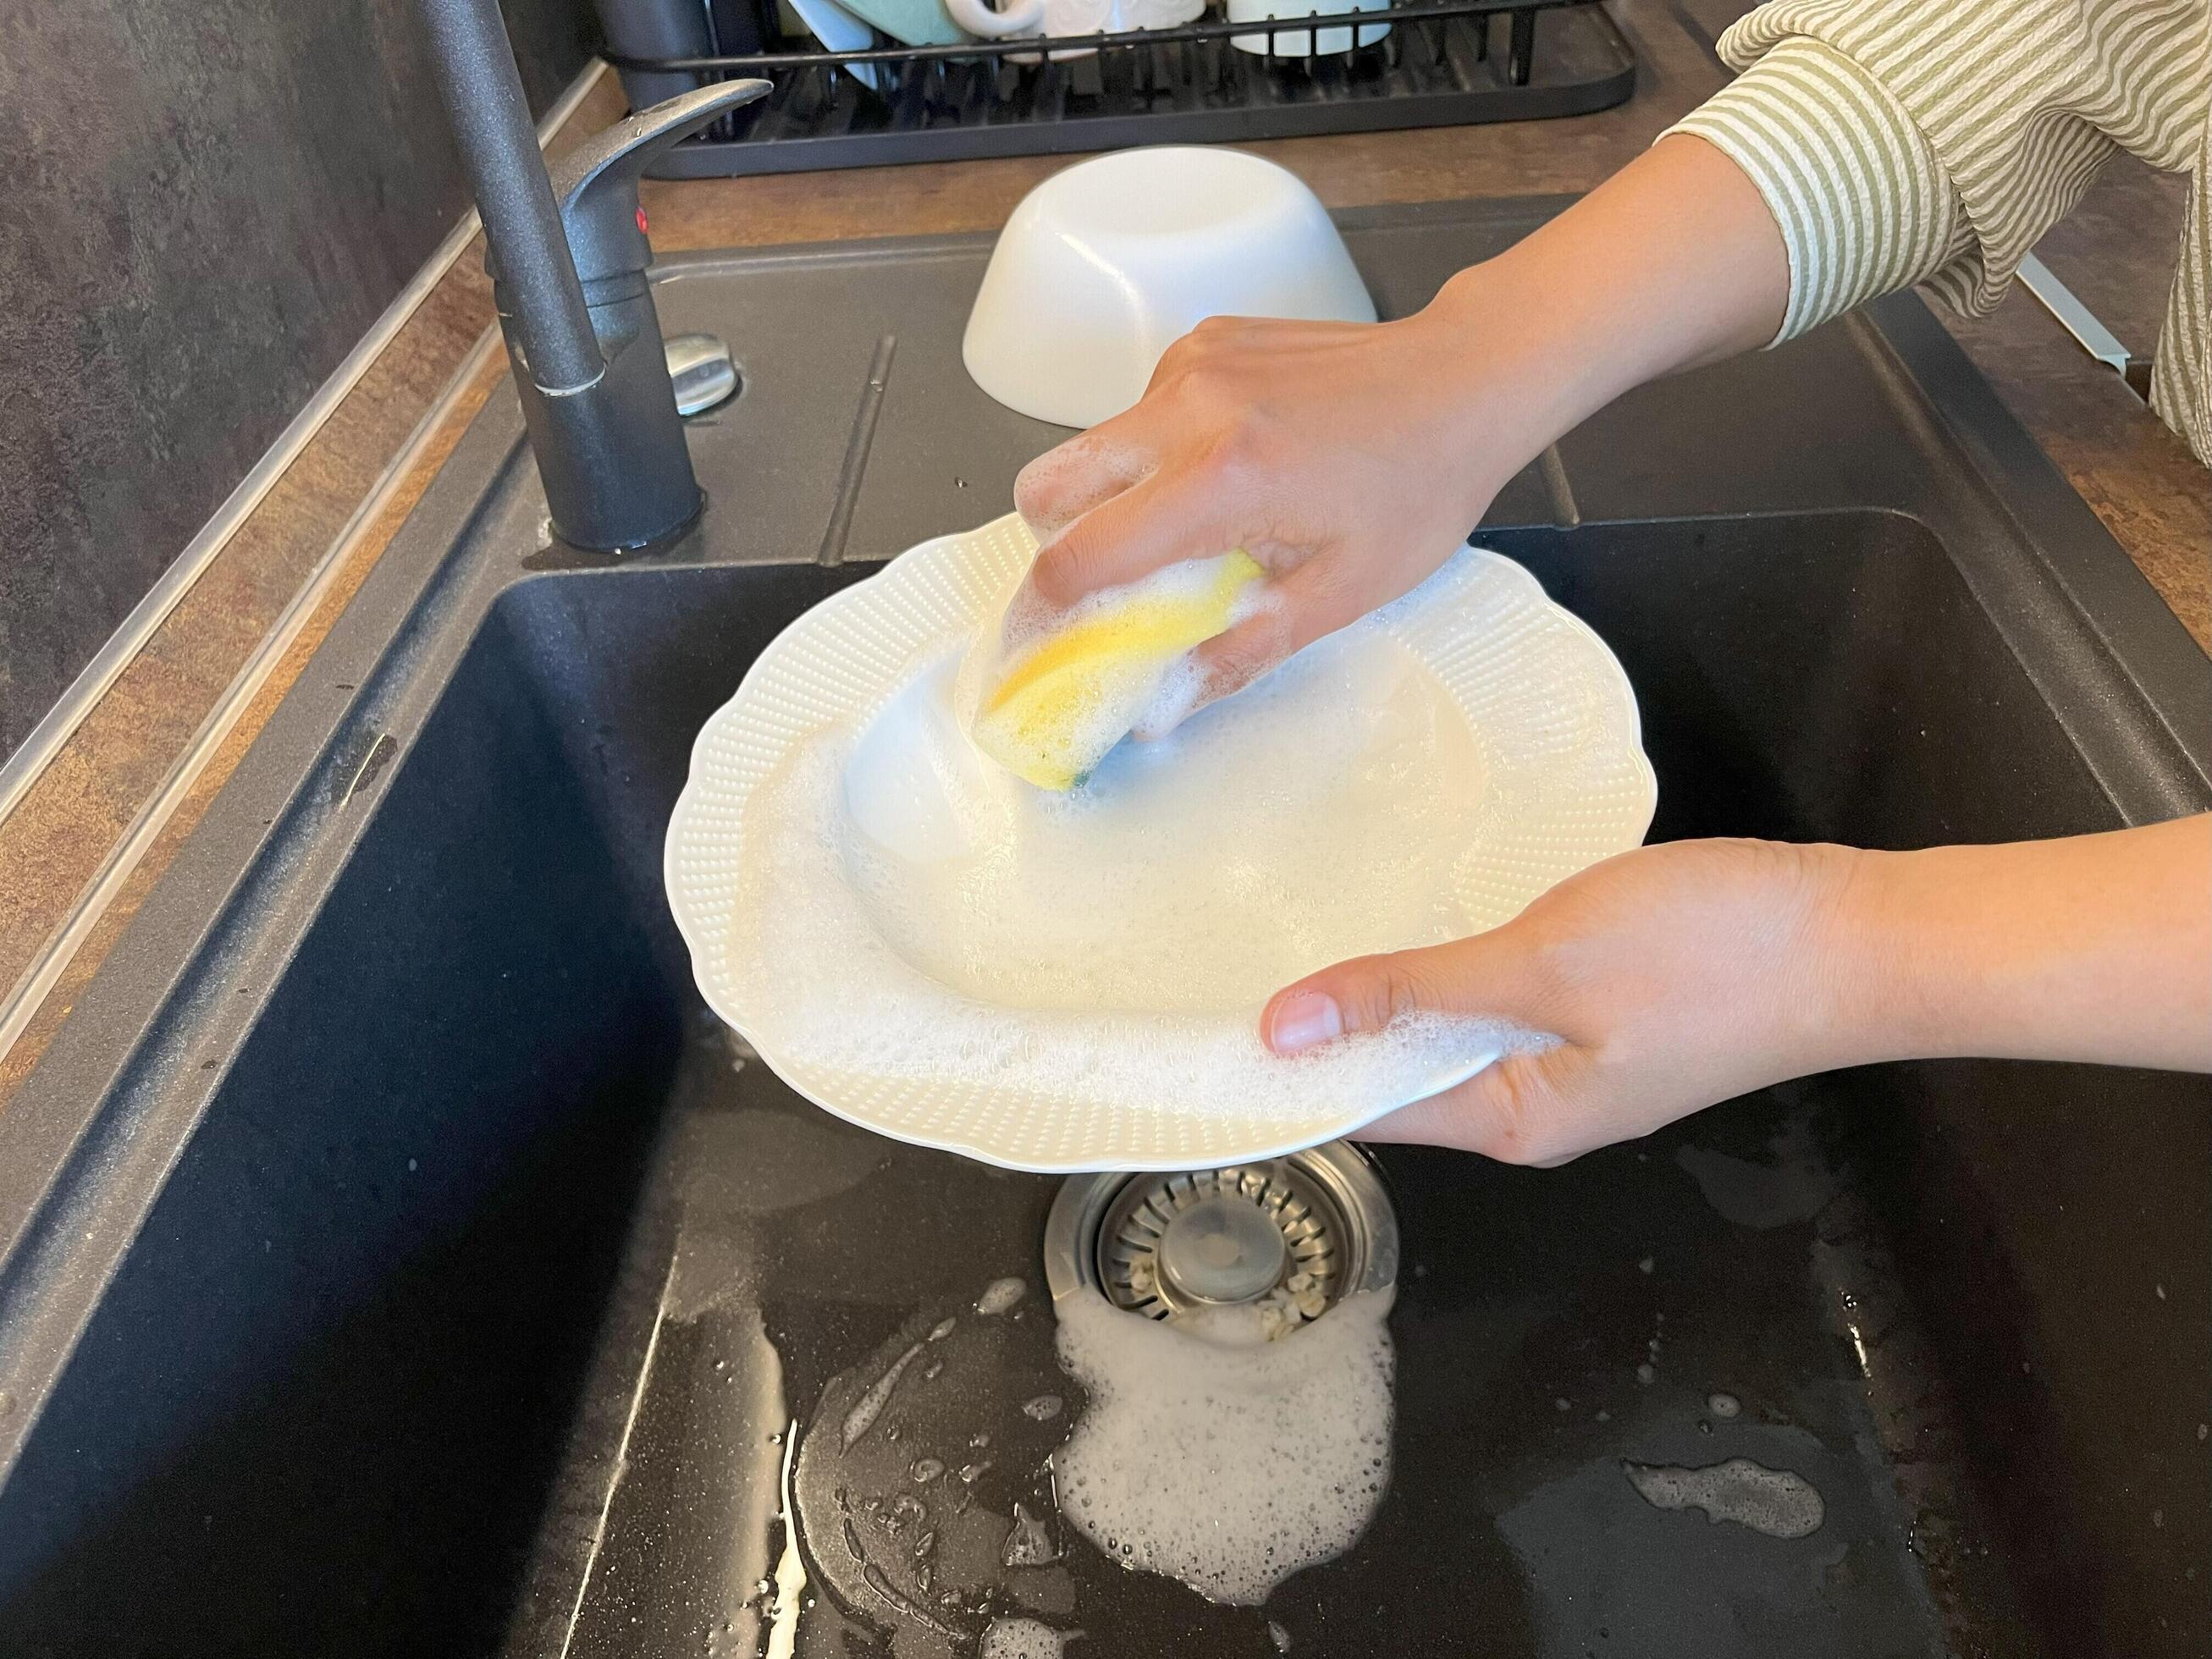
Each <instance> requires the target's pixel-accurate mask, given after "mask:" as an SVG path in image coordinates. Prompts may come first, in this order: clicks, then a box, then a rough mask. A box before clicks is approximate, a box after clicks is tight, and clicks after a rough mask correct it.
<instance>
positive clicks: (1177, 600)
mask: <svg viewBox="0 0 2212 1659" xmlns="http://www.w3.org/2000/svg"><path fill="white" fill-rule="evenodd" d="M1260 575H1261V569H1260V567H1259V565H1258V564H1256V563H1255V562H1253V560H1252V559H1251V557H1250V556H1249V555H1247V554H1244V553H1242V552H1235V553H1225V554H1223V555H1221V556H1219V557H1218V558H1212V559H1194V560H1191V561H1190V562H1188V563H1184V564H1179V565H1171V566H1170V567H1169V568H1167V569H1164V570H1159V571H1155V572H1154V573H1153V574H1152V575H1149V576H1147V577H1146V578H1144V579H1143V580H1141V581H1134V582H1131V583H1129V584H1128V585H1127V586H1122V587H1115V588H1109V589H1106V590H1105V591H1104V592H1098V593H1094V594H1092V595H1091V596H1090V597H1089V598H1088V599H1085V600H1084V601H1083V602H1082V603H1081V604H1080V605H1077V606H1076V607H1075V609H1074V610H1073V611H1071V612H1069V613H1068V615H1067V616H1066V617H1065V618H1063V619H1061V620H1060V623H1059V625H1058V626H1057V627H1055V628H1054V629H1051V630H1050V631H1048V632H1045V633H1042V634H1039V635H1036V636H1035V637H1033V638H1031V639H1030V640H1028V641H1024V643H1023V644H1022V645H1021V646H1020V647H1018V648H1016V649H1014V650H1013V651H1012V652H1011V653H1009V655H1008V657H1007V659H1006V661H1005V662H1004V663H1003V664H1002V665H1000V669H999V671H998V675H997V678H995V680H994V682H993V683H991V684H989V685H988V686H987V689H986V690H985V691H984V693H983V696H982V698H981V702H980V703H979V705H978V706H977V708H976V710H975V721H974V726H973V728H972V735H973V736H974V738H975V744H976V746H977V747H978V748H980V749H981V750H982V751H983V752H984V753H985V754H987V755H988V756H990V757H991V758H992V759H993V760H995V761H997V762H998V763H999V764H1000V765H1001V766H1003V767H1005V768H1006V769H1007V770H1008V771H1010V772H1012V773H1013V774H1014V775H1016V776H1017V777H1021V778H1026V779H1027V780H1028V781H1030V782H1031V783H1033V784H1036V786H1037V787H1039V788H1042V789H1072V788H1073V787H1075V786H1076V785H1077V784H1079V783H1080V782H1081V781H1083V780H1084V779H1085V778H1086V777H1088V776H1089V775H1090V774H1091V769H1093V768H1095V767H1096V766H1097V764H1098V763H1099V762H1100V761H1102V760H1103V759H1104V758H1105V757H1106V752H1107V750H1110V749H1111V748H1113V747H1114V745H1115V744H1117V743H1119V742H1121V739H1122V738H1125V737H1127V735H1128V734H1129V732H1130V729H1131V728H1132V727H1133V726H1136V725H1137V724H1138V722H1139V720H1141V719H1143V717H1144V716H1145V714H1146V712H1147V711H1148V710H1149V709H1151V708H1152V707H1153V705H1154V704H1155V702H1158V701H1160V700H1162V699H1163V697H1164V696H1172V695H1174V693H1175V692H1176V690H1183V691H1184V693H1185V695H1188V692H1189V691H1192V690H1195V688H1194V687H1191V688H1174V687H1170V685H1169V684H1168V682H1169V680H1170V677H1171V676H1172V675H1173V673H1174V671H1175V670H1176V665H1177V664H1178V663H1180V662H1181V661H1182V658H1183V657H1184V656H1185V655H1186V654H1187V653H1188V652H1189V651H1190V649H1191V647H1194V646H1196V645H1200V644H1203V643H1204V642H1205V641H1207V640H1210V639H1212V637H1213V636H1214V635H1216V634H1218V633H1220V632H1222V631H1223V630H1224V629H1226V628H1227V627H1228V626H1229V625H1230V624H1231V623H1232V622H1235V621H1237V619H1238V615H1239V610H1238V601H1239V600H1240V599H1243V597H1244V595H1245V592H1246V590H1247V589H1249V587H1250V586H1251V585H1252V584H1253V583H1254V582H1255V581H1256V580H1259V578H1260Z"/></svg>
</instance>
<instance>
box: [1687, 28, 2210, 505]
mask: <svg viewBox="0 0 2212 1659" xmlns="http://www.w3.org/2000/svg"><path fill="white" fill-rule="evenodd" d="M1720 51H1721V55H1722V56H1723V58H1726V59H1727V60H1728V62H1729V64H1730V65H1732V66H1733V67H1735V68H1736V69H1738V70H1741V71H1742V74H1741V76H1738V78H1737V79H1736V80H1735V82H1732V83H1731V84H1730V85H1729V86H1728V87H1727V88H1724V89H1723V91H1722V92H1720V93H1719V94H1717V96H1715V97H1714V98H1713V99H1712V100H1711V101H1709V102H1708V103H1706V104H1705V106H1704V107H1702V108H1700V109H1699V110H1698V111H1696V112H1694V113H1692V115H1691V116H1690V117H1689V118H1687V119H1686V120H1685V121H1683V122H1682V123H1681V124H1680V125H1678V126H1676V127H1674V129H1672V131H1676V132H1692V133H1695V134H1696V135H1697V136H1698V137H1701V138H1704V139H1705V140H1707V141H1708V142H1709V143H1713V144H1716V145H1717V146H1718V147H1719V148H1720V149H1722V150H1723V151H1725V152H1726V153H1727V155H1729V158H1730V159H1732V160H1733V161H1735V163H1736V165H1737V166H1739V167H1741V168H1742V169H1743V170H1744V172H1745V173H1747V175H1749V177H1750V179H1751V180H1752V182H1753V184H1755V185H1757V186H1758V187H1759V193H1760V194H1761V195H1762V196H1764V197H1765V198H1766V204H1767V207H1768V208H1769V209H1770V210H1771V211H1772V213H1773V215H1774V219H1775V222H1776V223H1777V224H1778V226H1780V227H1781V230H1782V240H1783V241H1784V245H1785V246H1787V248H1788V250H1789V254H1790V305H1789V309H1788V311H1787V312H1786V313H1784V317H1783V319H1782V329H1781V331H1780V333H1779V334H1778V335H1777V336H1776V338H1777V340H1778V341H1779V340H1785V339H1788V338H1790V337H1791V336H1793V335H1796V334H1799V333H1802V331H1805V330H1806V329H1808V328H1810V327H1812V326H1813V325H1814V324H1816V323H1820V322H1824V321H1826V319H1828V318H1830V317H1832V316H1835V315H1836V314H1837V313H1838V312H1843V311H1847V310H1849V309H1850V307H1853V306H1855V305H1857V304H1859V303H1860V302H1861V301H1864V300H1869V299H1871V298H1873V297H1874V296H1875V295H1877V294H1885V293H1887V292H1889V291H1890V290H1892V289H1899V288H1906V287H1910V286H1911V285H1912V284H1913V283H1927V284H1928V286H1929V288H1930V289H1932V290H1933V291H1934V292H1935V293H1936V294H1937V295H1940V296H1941V297H1942V299H1944V300H1945V301H1948V302H1949V303H1950V304H1951V305H1953V306H1955V307H1958V308H1959V309H1960V310H1962V311H1966V312H1969V313H1975V314H1981V313H1987V312H1988V311H1990V309H1992V308H1993V307H1995V306H1996V303H1997V301H1999V300H2000V299H2002V297H2003V295H2004V291H2005V289H2006V287H2007V286H2008V284H2009V283H2011V281H2012V277H2013V273H2014V272H2015V270H2018V269H2019V266H2020V262H2021V258H2023V257H2024V256H2025V255H2026V254H2027V252H2028V251H2029V250H2030V249H2031V248H2033V246H2035V243H2036V240H2037V239H2038V238H2039V237H2040V236H2041V235H2042V234H2043V233H2044V231H2045V230H2046V229H2047V228H2050V226H2051V223H2052V222H2054V221H2055V220H2057V219H2058V218H2059V217H2061V216H2063V215H2064V214H2065V213H2066V212H2067V210H2069V209H2070V208H2072V207H2073V205H2074V204H2075V202H2077V201H2079V200H2080V199H2081V192H2082V191H2084V190H2086V189H2087V187H2088V184H2089V180H2090V179H2091V178H2092V176H2093V175H2094V173H2096V171H2097V169H2098V167H2100V166H2101V165H2102V164H2103V163H2104V161H2106V158H2107V157H2109V156H2111V155H2112V154H2113V153H2114V152H2115V151H2116V150H2118V149H2126V150H2128V151H2130V152H2131V153H2133V154H2134V155H2138V156H2141V157H2142V159H2143V160H2144V161H2148V162H2149V163H2150V164H2151V165H2152V166H2153V167H2163V168H2165V169H2166V170H2167V171H2169V172H2177V173H2188V174H2189V175H2190V185H2189V204H2188V213H2187V217H2186V219H2185V223H2184V227H2183V230H2182V238H2181V249H2180V262H2179V266H2178V268H2177V269H2176V270H2175V273H2174V278H2173V291H2172V295H2171V296H2170V298H2169V299H2168V301H2167V303H2166V320H2165V324H2164V325H2163V327H2162V328H2161V329H2160V334H2159V343H2158V347H2157V351H2156V355H2155V356H2154V359H2153V365H2152V374H2151V407H2152V408H2153V409H2154V410H2157V411H2158V413H2159V415H2160V417H2161V418H2163V419H2164V420H2165V421H2166V423H2167V424H2168V425H2169V426H2171V427H2172V428H2173V429H2174V430H2175V431H2177V432H2179V434H2180V435H2182V437H2183V438H2184V439H2185V441H2187V443H2188V444H2189V447H2191V449H2192V450H2194V451H2195V452H2196V454H2197V459H2199V460H2202V461H2204V462H2206V463H2207V464H2208V465H2212V216H2209V215H2208V213H2207V209H2206V204H2205V192H2206V190H2207V188H2208V185H2212V0H1772V3H1771V4H1767V5H1763V6H1761V7H1759V9H1758V10H1756V11H1754V12H1753V13H1751V14H1750V15H1748V16H1747V17H1745V18H1744V19H1743V20H1742V21H1740V22H1738V23H1737V24H1736V25H1735V27H1732V28H1730V29H1729V31H1728V33H1726V34H1724V35H1723V36H1722V37H1721V42H1720Z"/></svg>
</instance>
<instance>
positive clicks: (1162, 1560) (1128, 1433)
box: [1052, 1292, 1393, 1606]
mask: <svg viewBox="0 0 2212 1659" xmlns="http://www.w3.org/2000/svg"><path fill="white" fill-rule="evenodd" d="M1389 1308H1390V1298H1389V1294H1388V1293H1387V1292H1382V1293H1370V1294H1364V1295H1360V1296H1355V1297H1351V1298H1350V1299H1349V1300H1347V1301H1346V1302H1344V1303H1341V1304H1339V1305H1338V1306H1336V1307H1335V1308H1333V1309H1331V1310H1329V1311H1328V1313H1326V1314H1324V1315H1323V1316H1322V1317H1321V1318H1320V1319H1318V1320H1316V1321H1314V1322H1312V1323H1310V1324H1309V1325H1305V1326H1303V1327H1301V1328H1299V1329H1297V1330H1296V1331H1294V1332H1292V1333H1291V1334H1289V1335H1287V1336H1285V1338H1283V1339H1282V1340H1279V1341H1274V1342H1267V1341H1259V1340H1255V1341H1249V1342H1243V1343H1240V1344H1237V1345H1236V1346H1222V1345H1220V1344H1219V1343H1218V1342H1215V1341H1212V1340H1207V1339H1206V1337H1202V1336H1199V1335H1194V1334H1191V1333H1190V1332H1188V1331H1185V1330H1180V1329H1177V1328H1175V1327H1174V1326H1173V1325H1171V1324H1166V1323H1160V1322H1154V1321H1152V1320H1149V1319H1146V1318H1144V1317H1143V1316H1140V1315H1137V1314H1132V1313H1127V1312H1124V1311H1123V1310H1120V1309H1118V1308H1115V1307H1114V1306H1112V1305H1111V1304H1109V1303H1107V1302H1106V1301H1105V1300H1104V1298H1103V1297H1098V1296H1096V1295H1093V1294H1088V1293H1086V1294H1085V1295H1082V1296H1079V1297H1070V1298H1068V1299H1067V1300H1066V1301H1065V1302H1063V1303H1062V1304H1060V1307H1059V1309H1058V1310H1057V1311H1058V1315H1059V1319H1060V1332H1059V1346H1060V1363H1061V1364H1063V1365H1064V1366H1066V1369H1067V1370H1068V1371H1069V1372H1070V1373H1071V1374H1072V1375H1073V1376H1074V1377H1075V1378H1076V1379H1077V1380H1078V1381H1079V1382H1080V1383H1082V1384H1083V1386H1084V1388H1085V1390H1086V1391H1087V1392H1088V1394H1089V1396H1090V1399H1089V1403H1088V1404H1087V1405H1086V1406H1085V1408H1084V1412H1083V1415H1082V1417H1081V1419H1079V1421H1078V1423H1077V1425H1076V1427H1075V1431H1074V1433H1073V1435H1071V1436H1070V1437H1069V1438H1068V1440H1067V1443H1066V1444H1065V1445H1063V1446H1062V1447H1061V1448H1060V1449H1059V1450H1058V1451H1056V1452H1054V1454H1053V1460H1052V1463H1053V1472H1054V1486H1055V1490H1056V1492H1057V1495H1058V1498H1059V1502H1060V1513H1061V1515H1062V1516H1063V1517H1064V1518H1065V1519H1066V1521H1067V1522H1068V1523H1069V1524H1070V1525H1071V1526H1073V1527H1074V1528H1076V1529H1077V1530H1078V1531H1079V1532H1080V1533H1082V1534H1083V1535H1084V1536H1085V1537H1086V1538H1088V1539H1090V1540H1091V1542H1092V1543H1094V1544H1096V1545H1097V1547H1098V1548H1099V1549H1101V1550H1102V1551H1103V1552H1104V1553H1106V1554H1107V1555H1109V1556H1110V1557H1111V1558H1113V1559H1115V1560H1117V1561H1119V1562H1121V1564H1122V1565H1125V1566H1127V1567H1131V1568H1134V1569H1137V1570H1139V1571H1146V1572H1157V1573H1161V1574H1164V1575H1165V1576H1167V1577H1171V1578H1176V1579H1179V1580H1180V1581H1182V1583H1186V1584H1188V1585H1189V1586H1190V1587H1191V1588H1192V1589H1195V1590H1197V1591H1198V1592H1199V1593H1200V1594H1201V1595H1206V1596H1209V1597H1211V1598H1212V1599H1213V1600H1214V1601H1224V1602H1229V1603H1231V1604H1236V1605H1240V1606H1256V1605H1257V1604H1258V1603H1260V1602H1261V1601H1265V1600H1266V1599H1267V1595H1268V1593H1269V1592H1270V1591H1272V1590H1273V1589H1274V1588H1275V1586H1276V1585H1278V1584H1279V1583H1282V1582H1283V1580H1285V1578H1287V1577H1290V1576H1291V1574H1292V1573H1294V1572H1296V1571H1298V1570H1299V1569H1300V1568H1301V1567H1305V1566H1310V1565H1314V1564H1315V1563H1316V1562H1321V1561H1327V1560H1330V1559H1334V1557H1336V1556H1339V1555H1341V1554H1342V1553H1344V1552H1345V1551H1346V1550H1347V1549H1349V1548H1350V1547H1352V1545H1353V1544H1354V1543H1355V1542H1357V1541H1358V1538H1359V1535H1360V1534H1361V1533H1362V1532H1364V1530H1365V1529H1366V1528H1367V1524H1368V1522H1370V1520H1371V1519H1372V1518H1373V1516H1374V1514H1375V1510H1376V1507H1377V1505H1379V1504H1381V1502H1382V1498H1383V1490H1384V1488H1385V1487H1386V1486H1388V1485H1389V1478H1390V1424H1391V1378H1392V1370H1393V1357H1392V1352H1391V1347H1390V1337H1389V1330H1388V1329H1387V1328H1386V1327H1385V1323H1384V1321H1385V1319H1386V1317H1387V1316H1388V1314H1389Z"/></svg>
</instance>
